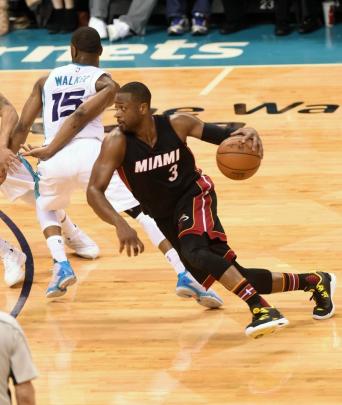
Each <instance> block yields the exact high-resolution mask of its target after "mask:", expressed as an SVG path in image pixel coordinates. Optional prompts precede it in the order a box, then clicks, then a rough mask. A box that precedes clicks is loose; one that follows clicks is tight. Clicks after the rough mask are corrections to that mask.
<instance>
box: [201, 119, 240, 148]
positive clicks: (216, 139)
mask: <svg viewBox="0 0 342 405" xmlns="http://www.w3.org/2000/svg"><path fill="white" fill-rule="evenodd" d="M234 131H235V129H232V128H221V127H219V126H218V125H214V124H207V123H205V124H204V127H203V132H202V138H201V139H202V141H205V142H209V143H213V144H215V145H220V143H221V142H222V141H224V140H225V139H227V138H229V137H230V134H231V133H232V132H234Z"/></svg>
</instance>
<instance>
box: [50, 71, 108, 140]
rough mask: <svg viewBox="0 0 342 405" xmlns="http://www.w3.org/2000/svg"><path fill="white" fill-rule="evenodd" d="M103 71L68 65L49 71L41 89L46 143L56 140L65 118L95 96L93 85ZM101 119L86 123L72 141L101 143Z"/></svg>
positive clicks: (97, 118)
mask: <svg viewBox="0 0 342 405" xmlns="http://www.w3.org/2000/svg"><path fill="white" fill-rule="evenodd" d="M103 74H107V73H106V72H105V71H103V70H102V69H99V68H97V67H95V66H89V65H78V64H73V63H71V64H69V65H65V66H61V67H58V68H56V69H54V70H52V71H51V73H50V74H49V77H48V78H47V80H46V82H45V84H44V88H43V94H42V98H43V122H44V133H45V142H44V145H47V144H49V143H50V142H51V141H52V140H53V138H54V137H55V135H56V133H57V131H58V129H59V128H60V126H61V125H62V123H63V121H64V120H65V118H66V117H67V116H68V115H70V114H72V113H73V112H74V111H75V110H76V109H77V108H78V107H79V106H80V105H81V104H82V103H83V102H85V101H86V100H87V99H88V98H89V97H92V96H93V95H95V94H96V89H95V84H96V81H97V80H98V78H99V77H100V76H102V75H103ZM103 136H104V128H103V125H102V122H101V117H96V118H95V119H93V120H92V121H91V122H89V123H88V124H87V125H86V126H85V127H84V128H83V129H82V130H81V131H80V132H79V133H78V134H77V135H76V136H75V137H74V139H79V138H98V139H100V140H102V139H103Z"/></svg>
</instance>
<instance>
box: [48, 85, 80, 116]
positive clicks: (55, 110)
mask: <svg viewBox="0 0 342 405" xmlns="http://www.w3.org/2000/svg"><path fill="white" fill-rule="evenodd" d="M84 93H85V90H79V91H67V92H65V93H63V92H61V93H55V94H52V100H53V107H52V121H53V122H54V121H58V120H59V118H60V117H67V116H68V115H70V114H72V113H73V112H74V111H75V110H76V109H77V108H78V107H79V106H80V105H81V104H82V103H83V101H82V96H83V95H84ZM68 106H71V107H72V108H71V109H68V110H63V111H60V110H61V108H62V107H68Z"/></svg>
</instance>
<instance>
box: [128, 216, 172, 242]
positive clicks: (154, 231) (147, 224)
mask: <svg viewBox="0 0 342 405" xmlns="http://www.w3.org/2000/svg"><path fill="white" fill-rule="evenodd" d="M135 219H136V220H137V221H138V222H139V224H140V225H141V226H142V227H143V228H144V231H145V232H146V233H147V236H148V237H149V238H150V240H151V242H152V243H153V245H154V246H156V247H158V246H159V245H160V244H161V242H162V241H163V240H165V236H164V235H163V233H162V232H161V231H160V229H159V228H158V226H157V224H156V222H155V220H154V219H153V218H151V217H150V216H149V215H146V214H144V213H143V212H141V213H140V214H139V215H138V216H137V217H136V218H135Z"/></svg>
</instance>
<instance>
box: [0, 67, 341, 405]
mask: <svg viewBox="0 0 342 405" xmlns="http://www.w3.org/2000/svg"><path fill="white" fill-rule="evenodd" d="M221 72H222V68H208V69H173V70H155V69H151V70H143V69H142V70H113V71H112V75H113V77H114V78H115V79H116V80H117V81H118V82H119V83H121V84H123V83H125V82H128V81H132V80H134V81H136V80H138V81H143V82H144V83H146V84H147V85H148V86H149V87H150V89H151V90H152V94H153V107H154V108H156V109H157V110H158V112H162V111H165V110H167V109H171V108H180V107H201V108H203V111H201V112H199V113H198V114H199V116H200V117H201V118H202V119H203V120H206V121H210V122H222V121H238V122H245V123H247V125H249V126H254V127H255V128H257V129H258V130H259V132H260V134H261V135H262V138H263V141H264V148H265V157H264V159H263V163H262V166H261V168H260V170H259V171H258V173H257V174H256V175H255V176H254V177H253V178H251V179H250V180H247V181H243V182H234V181H231V180H228V179H226V178H224V177H223V176H222V175H221V174H220V173H219V172H218V169H217V168H216V165H215V147H214V146H212V145H209V144H204V143H201V142H198V141H193V142H190V144H191V147H192V148H193V150H194V151H195V154H196V156H197V164H198V166H199V167H201V168H202V169H203V170H204V171H205V172H206V173H207V174H209V175H210V176H211V177H212V178H213V180H214V182H215V184H216V188H217V193H218V199H219V213H220V217H221V220H222V222H223V224H224V226H225V229H226V231H227V233H228V236H229V242H230V245H231V246H232V247H233V248H234V250H235V251H236V252H237V253H238V257H239V261H240V263H241V264H242V265H244V266H253V267H266V268H269V269H272V270H274V271H280V272H282V271H286V272H306V271H312V270H318V269H320V270H323V271H329V272H334V273H335V274H336V275H337V277H338V281H339V280H342V271H341V270H340V266H341V258H342V255H341V241H342V157H341V152H342V133H341V124H340V123H341V118H342V117H341V114H342V108H341V107H339V108H337V109H336V110H335V111H334V112H329V113H322V112H321V110H320V109H319V108H321V109H322V107H310V108H318V110H316V113H309V114H308V113H303V112H299V111H300V110H303V109H307V108H308V107H307V106H308V105H322V104H335V105H338V104H339V103H340V101H341V97H340V94H341V84H340V80H339V78H340V77H341V75H342V67H341V66H331V67H326V66H316V67H315V66H306V67H304V66H297V67H296V66H289V67H272V68H271V67H258V68H250V67H246V68H235V69H234V70H232V71H229V70H227V71H226V72H225V73H224V74H221ZM41 74H42V72H31V73H28V72H15V73H11V72H2V73H0V79H1V92H3V93H4V94H5V95H6V96H8V97H9V99H10V100H12V102H13V103H14V104H15V106H16V107H17V109H18V110H19V111H20V110H21V108H22V106H23V102H24V99H25V98H26V97H27V96H28V95H29V92H30V89H31V87H32V85H33V82H34V81H35V80H36V79H37V78H38V77H39V76H40V75H41ZM220 74H221V79H222V80H221V81H220V82H218V80H219V78H220V77H219V78H218V79H217V80H216V82H215V78H217V77H218V75H220ZM215 83H216V84H215ZM266 102H267V103H276V104H277V107H278V110H282V109H284V108H285V107H286V106H290V105H291V104H293V103H295V102H302V104H301V105H299V106H298V107H294V108H292V109H288V111H283V112H280V113H278V114H269V113H267V111H266V109H265V108H263V109H260V110H258V111H256V112H255V113H251V114H247V115H236V114H235V112H234V107H233V106H234V104H246V109H247V111H250V110H252V109H253V108H254V107H256V106H259V105H261V104H263V103H266ZM271 110H272V108H271ZM273 112H274V109H273ZM278 112H279V111H278ZM112 115H113V112H112V111H107V112H106V113H105V115H104V122H105V124H110V123H112V122H113V119H112ZM30 140H31V141H32V143H33V144H38V143H40V142H41V137H39V136H38V135H32V136H31V138H30ZM0 207H1V210H3V211H4V212H5V213H7V214H8V215H9V216H10V217H11V218H12V219H13V220H14V221H15V222H16V224H17V225H18V226H19V227H20V229H21V230H22V231H23V233H24V234H25V236H26V237H27V239H28V241H29V243H30V246H31V249H32V252H33V255H34V259H35V280H34V285H33V289H32V292H31V295H30V297H29V299H28V302H27V303H26V305H25V307H24V309H23V311H22V313H21V314H20V316H19V321H20V322H21V324H22V326H23V328H24V329H25V332H26V334H27V337H28V340H29V343H30V346H31V349H32V353H33V358H34V361H35V363H36V365H37V367H38V369H39V372H40V376H39V378H38V379H37V380H36V382H35V387H36V391H37V403H38V404H40V405H64V404H65V405H85V404H89V405H161V404H163V405H207V404H210V405H225V404H234V405H237V404H244V405H247V404H248V405H255V404H263V405H265V404H269V405H271V404H272V405H273V404H275V405H278V404H280V405H285V404H286V405H287V404H291V403H296V404H298V405H299V404H300V405H302V404H303V405H304V404H314V405H316V404H341V403H342V388H341V380H342V366H341V365H342V350H341V338H342V320H341V312H340V307H341V306H342V299H341V288H340V287H338V288H337V292H336V305H337V313H336V315H335V317H334V318H332V319H330V320H326V321H315V320H313V319H312V318H311V312H312V308H313V304H312V302H310V301H309V298H310V296H309V294H308V293H304V292H292V293H286V294H276V295H273V296H272V297H268V299H269V301H270V302H271V303H272V304H273V305H276V306H278V307H279V309H280V310H281V311H282V312H283V313H284V315H286V316H287V317H288V319H289V320H290V326H289V327H288V328H287V329H284V330H282V331H281V332H279V333H278V334H275V335H271V336H268V337H265V338H264V339H261V340H257V341H254V340H251V339H249V338H247V337H246V336H245V335H244V328H245V326H246V325H247V324H248V323H249V322H250V315H249V312H248V311H247V307H246V306H245V305H244V304H243V303H241V302H240V301H239V300H238V299H237V298H236V297H235V296H233V295H231V294H230V293H229V292H226V291H225V290H224V289H223V288H222V287H221V286H220V285H218V284H216V285H215V289H216V291H217V292H218V293H220V295H221V296H222V297H223V298H224V301H225V304H224V307H223V308H222V309H221V310H216V311H209V310H205V309H204V308H203V307H200V306H198V304H197V303H195V302H193V301H187V300H182V299H180V298H178V297H176V295H175V293H174V289H175V283H176V276H175V273H174V272H173V271H172V270H171V269H170V268H169V266H168V263H167V262H166V260H165V259H164V258H163V256H162V255H161V254H159V253H158V251H157V250H156V249H155V248H154V247H153V246H152V245H151V243H150V242H149V241H148V240H147V239H146V237H145V235H144V234H143V233H142V231H141V228H140V227H139V226H138V225H135V224H134V223H133V222H132V221H130V223H131V224H132V225H134V226H136V228H137V229H138V231H139V234H140V236H141V238H142V239H143V241H144V243H145V247H146V251H145V253H144V254H142V255H141V256H139V257H137V258H127V257H125V256H123V255H121V256H120V255H119V254H118V244H117V240H116V235H115V231H114V230H113V229H112V228H111V227H110V226H108V225H106V224H104V223H101V222H100V220H99V219H98V218H97V217H96V216H95V215H94V214H93V212H92V211H91V210H90V208H89V207H88V206H87V205H86V201H85V197H84V195H83V193H82V192H77V193H76V194H75V196H74V200H73V203H72V205H71V206H70V207H69V208H68V213H69V214H70V216H71V217H72V218H73V219H74V221H75V222H76V223H77V224H78V225H79V226H80V227H81V228H82V229H84V230H85V231H86V232H87V233H88V234H89V235H90V236H91V237H93V238H94V239H95V240H96V241H97V242H98V244H99V245H100V248H101V257H100V258H99V259H98V260H95V261H86V260H82V259H79V258H76V257H73V256H70V260H71V262H72V264H73V266H74V269H75V271H76V272H77V275H78V278H79V282H78V284H77V285H75V286H74V287H71V288H70V290H69V292H68V294H67V295H66V296H65V297H63V298H61V299H57V300H55V301H49V302H48V301H47V300H46V299H45V294H44V292H45V289H46V286H47V283H48V281H49V279H50V275H51V273H50V270H49V269H50V268H51V262H50V258H49V255H48V251H47V248H46V246H45V242H44V240H43V237H42V235H41V234H40V231H39V227H38V225H37V222H36V220H35V215H34V210H33V209H32V208H30V207H27V206H25V205H23V204H11V203H9V202H8V201H5V200H4V199H3V198H2V197H0ZM1 236H5V237H8V238H9V239H11V240H12V241H13V237H12V236H11V235H10V233H9V231H8V230H7V229H5V227H4V225H2V224H1ZM19 291H20V290H19V289H14V290H13V289H7V288H6V287H5V285H4V283H3V281H2V279H1V280H0V308H1V309H2V310H6V311H10V310H11V309H12V308H13V305H14V304H15V302H16V300H17V298H18V295H19Z"/></svg>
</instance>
